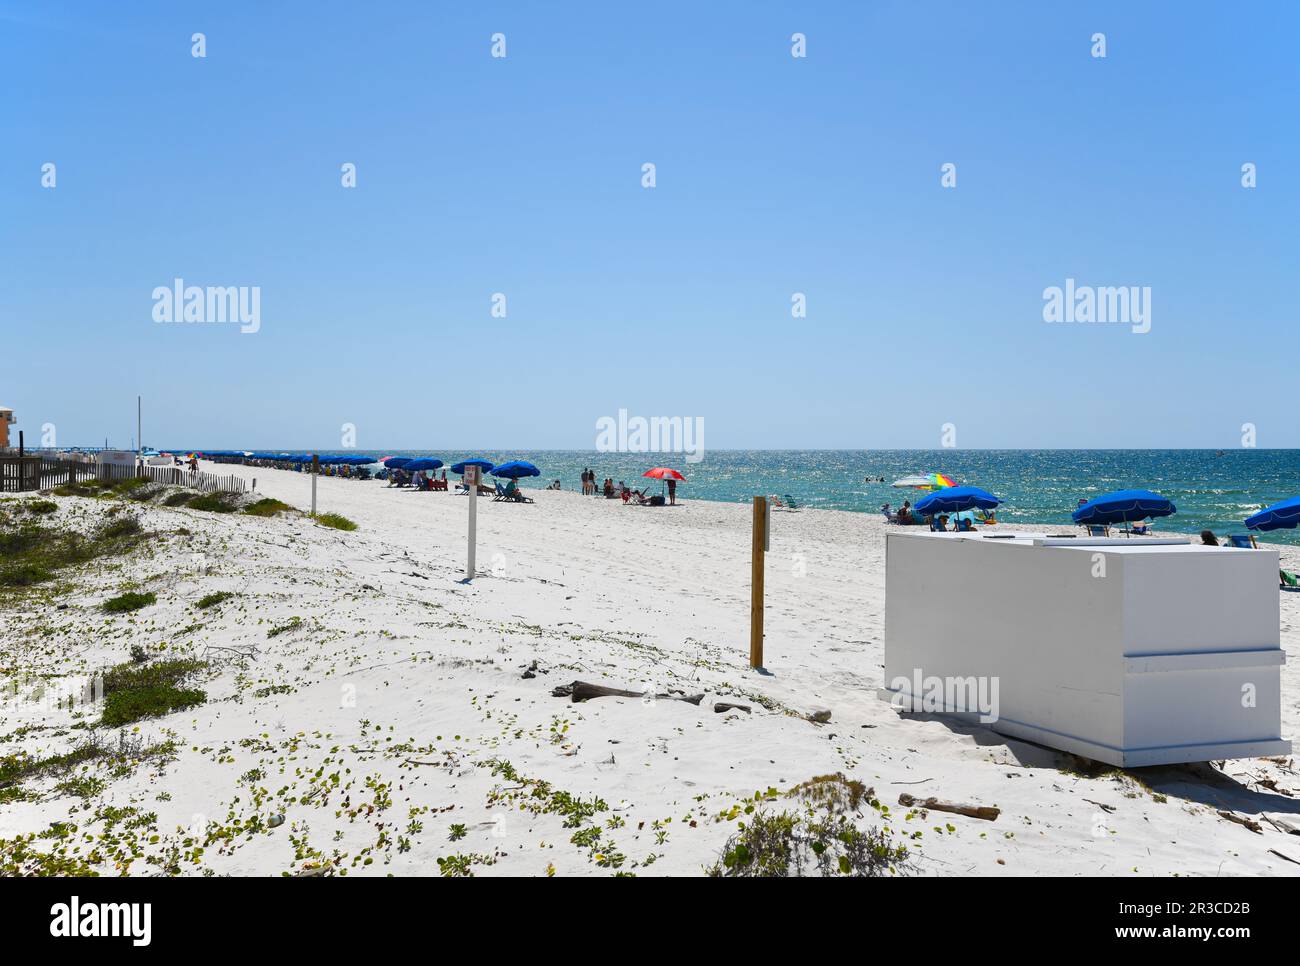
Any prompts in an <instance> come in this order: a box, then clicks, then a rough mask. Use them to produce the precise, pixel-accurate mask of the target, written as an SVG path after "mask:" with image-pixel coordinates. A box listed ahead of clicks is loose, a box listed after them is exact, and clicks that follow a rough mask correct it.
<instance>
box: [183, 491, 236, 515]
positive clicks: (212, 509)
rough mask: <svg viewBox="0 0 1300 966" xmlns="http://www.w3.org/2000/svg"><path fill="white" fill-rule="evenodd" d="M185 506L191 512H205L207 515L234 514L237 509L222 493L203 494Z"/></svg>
mask: <svg viewBox="0 0 1300 966" xmlns="http://www.w3.org/2000/svg"><path fill="white" fill-rule="evenodd" d="M186 506H188V507H189V508H190V509H191V510H206V511H207V512H208V513H234V512H235V510H236V509H238V507H236V506H235V504H234V502H233V501H232V500H231V499H230V497H228V496H226V495H225V494H224V493H204V494H202V495H201V496H196V497H194V498H193V499H191V500H190V501H189V503H187V504H186Z"/></svg>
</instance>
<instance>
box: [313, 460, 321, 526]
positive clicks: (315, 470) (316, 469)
mask: <svg viewBox="0 0 1300 966" xmlns="http://www.w3.org/2000/svg"><path fill="white" fill-rule="evenodd" d="M319 472H320V457H319V456H317V455H316V454H315V453H312V454H311V515H312V516H315V515H316V474H317V473H319Z"/></svg>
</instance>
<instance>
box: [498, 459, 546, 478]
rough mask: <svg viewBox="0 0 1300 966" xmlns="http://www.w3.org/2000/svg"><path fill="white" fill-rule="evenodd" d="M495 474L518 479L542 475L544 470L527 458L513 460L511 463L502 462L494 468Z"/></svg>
mask: <svg viewBox="0 0 1300 966" xmlns="http://www.w3.org/2000/svg"><path fill="white" fill-rule="evenodd" d="M491 472H492V475H493V476H504V477H506V478H507V479H511V480H517V479H519V478H520V477H523V476H541V475H542V471H541V470H539V469H538V468H537V467H536V466H534V465H533V464H532V463H530V462H528V461H527V460H511V461H510V462H509V463H502V464H501V465H500V466H498V467H495V468H493V469H492V471H491Z"/></svg>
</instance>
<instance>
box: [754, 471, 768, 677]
mask: <svg viewBox="0 0 1300 966" xmlns="http://www.w3.org/2000/svg"><path fill="white" fill-rule="evenodd" d="M770 521H771V515H770V514H769V512H768V505H767V497H765V496H756V497H754V545H753V554H752V557H753V561H752V562H753V569H754V573H753V583H752V588H753V590H752V597H751V598H750V604H749V666H750V667H752V668H761V667H762V666H763V572H764V567H763V555H764V554H765V553H766V551H767V549H768V546H769V545H770V540H769V530H770V529H771V527H770V526H769V523H770Z"/></svg>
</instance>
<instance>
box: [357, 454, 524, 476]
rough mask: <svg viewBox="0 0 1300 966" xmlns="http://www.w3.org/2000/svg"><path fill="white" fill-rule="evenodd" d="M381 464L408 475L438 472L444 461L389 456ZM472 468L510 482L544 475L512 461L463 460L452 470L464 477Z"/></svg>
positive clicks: (418, 457)
mask: <svg viewBox="0 0 1300 966" xmlns="http://www.w3.org/2000/svg"><path fill="white" fill-rule="evenodd" d="M381 462H382V463H383V464H384V466H385V467H386V468H387V469H390V470H405V471H406V472H408V473H418V472H419V471H421V470H424V471H426V472H427V471H429V470H437V469H441V468H442V467H443V465H444V464H443V462H442V460H440V459H437V458H436V457H433V456H415V457H410V456H389V457H386V458H384V459H383V460H381ZM471 466H477V467H478V468H479V469H481V470H482V471H483V472H484V473H491V474H492V475H493V476H499V477H502V478H503V479H509V480H518V479H521V478H522V477H525V476H541V475H542V471H541V470H539V469H538V468H537V467H536V466H534V465H533V464H532V463H530V462H528V461H527V460H510V461H509V462H508V463H500V464H496V465H494V464H493V463H491V462H489V461H488V460H484V459H472V460H461V461H460V462H459V463H453V464H452V465H451V467H450V468H451V471H452V472H453V473H458V474H460V475H461V476H464V475H465V470H466V469H467V468H468V467H471Z"/></svg>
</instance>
